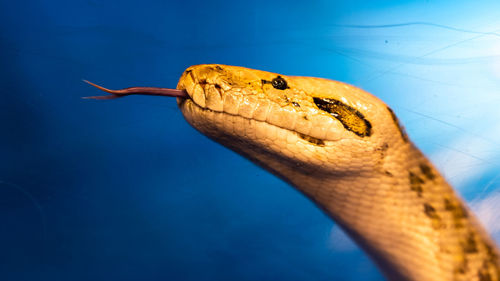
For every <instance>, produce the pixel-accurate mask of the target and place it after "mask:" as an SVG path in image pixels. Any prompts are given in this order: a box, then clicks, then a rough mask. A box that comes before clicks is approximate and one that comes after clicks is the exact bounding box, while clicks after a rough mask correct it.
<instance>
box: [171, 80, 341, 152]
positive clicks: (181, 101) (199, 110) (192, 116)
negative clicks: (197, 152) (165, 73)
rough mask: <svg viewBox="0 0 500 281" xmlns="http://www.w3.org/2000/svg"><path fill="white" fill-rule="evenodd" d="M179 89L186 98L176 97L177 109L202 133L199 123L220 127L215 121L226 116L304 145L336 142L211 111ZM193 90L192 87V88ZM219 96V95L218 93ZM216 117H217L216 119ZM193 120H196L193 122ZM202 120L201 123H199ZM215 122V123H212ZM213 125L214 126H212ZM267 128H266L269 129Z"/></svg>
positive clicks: (235, 115) (222, 109)
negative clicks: (274, 130) (297, 139)
mask: <svg viewBox="0 0 500 281" xmlns="http://www.w3.org/2000/svg"><path fill="white" fill-rule="evenodd" d="M204 86H208V87H211V86H214V85H204ZM214 87H216V88H219V89H220V88H221V87H220V86H219V87H217V86H214ZM180 89H182V90H184V91H186V93H187V94H188V96H187V97H177V104H178V107H179V108H180V109H181V111H182V113H183V115H184V116H185V118H186V120H187V121H188V122H189V123H190V124H191V125H193V126H194V127H195V128H197V129H198V130H200V131H202V132H203V131H204V130H203V128H200V127H199V124H200V122H203V123H205V122H213V123H219V124H218V125H215V126H220V124H221V123H220V122H217V120H221V119H220V116H226V117H227V118H231V120H233V121H231V122H234V120H235V118H241V119H240V120H245V124H261V125H265V126H270V127H274V128H276V129H278V130H280V131H282V132H288V133H289V134H291V135H295V136H296V137H297V138H299V139H301V140H303V141H305V142H306V143H309V144H311V145H314V146H320V147H322V146H325V145H327V143H328V142H331V141H337V140H330V139H320V138H317V137H314V136H312V135H310V134H304V133H302V132H300V131H298V130H294V129H292V128H290V127H289V126H280V125H277V124H275V123H273V122H269V121H268V120H259V119H256V118H252V117H251V116H244V115H243V114H239V112H235V113H233V112H228V111H227V110H225V108H224V106H222V108H221V109H220V110H217V109H212V108H210V107H208V106H207V103H206V102H205V103H204V104H203V105H202V104H200V103H199V102H197V99H195V98H194V93H193V92H192V91H189V90H186V89H183V88H182V87H180ZM193 89H194V86H193ZM219 94H221V93H220V92H219ZM216 116H218V117H216ZM193 120H197V121H194V122H193ZM200 120H202V121H200ZM214 120H215V121H214ZM212 125H214V124H212ZM202 127H205V125H202ZM270 127H268V128H270ZM204 133H205V134H206V132H204Z"/></svg>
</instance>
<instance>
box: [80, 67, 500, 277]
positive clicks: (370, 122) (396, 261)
mask: <svg viewBox="0 0 500 281" xmlns="http://www.w3.org/2000/svg"><path fill="white" fill-rule="evenodd" d="M85 82H88V83H90V84H91V85H93V86H95V87H97V88H99V89H101V90H103V91H106V92H107V93H109V95H103V96H93V97H88V98H92V99H115V98H120V97H124V96H128V95H134V94H141V95H158V96H173V97H176V98H177V104H178V107H179V108H180V110H181V112H182V114H183V116H184V118H185V119H186V120H187V122H188V123H189V124H191V125H192V126H193V127H194V128H196V129H197V130H198V131H199V132H201V133H202V134H204V135H206V136H208V137H209V138H210V139H212V140H214V141H216V142H218V143H220V144H222V145H224V146H226V147H228V148H229V149H231V150H233V151H235V152H237V153H239V154H241V155H243V156H244V157H246V158H248V159H249V160H251V161H252V162H254V163H255V164H257V165H258V166H260V167H262V168H264V169H265V170H267V171H269V172H271V173H272V174H274V175H276V176H277V177H279V178H281V179H282V180H284V181H285V182H287V183H289V184H290V185H291V186H292V187H294V188H296V189H297V190H298V191H300V192H301V193H302V194H304V195H305V196H306V197H307V198H309V199H310V200H312V201H313V202H314V203H315V205H316V206H317V207H319V208H320V209H321V210H322V211H323V212H324V213H325V214H326V215H328V216H329V217H330V218H331V219H332V220H333V221H335V222H336V223H337V224H338V225H339V226H340V227H341V228H342V229H343V230H344V231H345V232H346V233H347V234H348V235H349V236H350V237H351V238H352V240H353V241H355V242H356V243H357V245H358V246H359V247H360V248H361V249H363V250H364V251H365V252H366V253H367V254H368V256H369V257H370V258H371V259H372V260H373V262H374V263H375V265H376V266H377V267H378V268H379V270H380V271H381V272H382V274H383V275H384V276H385V278H386V279H387V280H425V281H427V280H429V281H442V280H445V281H447V280H457V281H462V280H463V281H500V259H499V251H498V248H497V246H496V245H495V243H494V241H493V239H492V238H491V237H490V236H489V235H488V233H487V232H486V231H485V230H484V228H483V227H482V226H481V224H480V223H479V221H478V219H477V218H476V217H475V215H474V214H473V213H472V212H471V211H470V209H469V208H468V207H467V205H466V203H465V202H464V200H463V199H461V197H460V196H459V195H458V194H457V192H456V191H454V190H453V188H452V187H451V186H450V185H449V184H448V183H447V181H446V179H445V178H444V177H443V176H442V175H441V174H440V173H439V171H438V170H437V169H436V167H435V166H434V165H433V164H432V163H431V162H430V161H429V160H428V158H426V156H425V155H424V154H423V153H422V152H421V151H420V150H419V149H418V148H417V147H416V145H415V144H414V143H413V142H412V141H411V140H410V139H409V137H408V134H407V133H406V132H405V129H404V127H403V126H402V125H401V123H400V122H399V120H398V118H397V117H396V115H395V113H394V111H393V110H392V109H391V108H390V107H389V106H387V104H385V103H384V102H383V101H381V100H380V99H379V98H377V97H375V96H374V95H372V94H370V93H368V92H365V91H363V90H362V89H360V88H357V87H355V86H352V85H349V84H346V83H343V82H338V81H334V80H329V79H323V78H314V77H300V76H286V75H282V74H276V73H272V72H266V71H260V70H254V69H249V68H245V67H238V66H228V65H222V64H202V65H195V66H190V67H188V68H187V69H186V70H185V71H184V72H183V73H182V75H181V77H180V79H179V82H178V84H177V88H176V89H168V88H154V87H131V88H125V89H121V90H109V89H107V88H104V87H102V86H99V85H96V84H94V83H91V82H89V81H85ZM236 184H237V183H236Z"/></svg>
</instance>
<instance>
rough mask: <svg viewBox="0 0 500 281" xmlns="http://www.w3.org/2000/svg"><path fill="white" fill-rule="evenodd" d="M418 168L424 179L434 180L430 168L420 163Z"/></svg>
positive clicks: (434, 176)
mask: <svg viewBox="0 0 500 281" xmlns="http://www.w3.org/2000/svg"><path fill="white" fill-rule="evenodd" d="M419 167H420V171H421V172H422V174H424V176H425V177H426V178H428V179H430V180H434V179H435V178H436V175H435V174H434V172H433V171H432V168H431V167H429V165H427V164H425V163H420V165H419Z"/></svg>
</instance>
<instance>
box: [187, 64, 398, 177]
mask: <svg viewBox="0 0 500 281" xmlns="http://www.w3.org/2000/svg"><path fill="white" fill-rule="evenodd" d="M177 89H179V90H184V91H185V92H186V93H187V94H188V96H189V97H188V98H178V99H177V100H178V105H179V107H180V109H181V111H182V113H183V115H184V117H185V118H186V120H187V121H188V122H189V123H190V124H191V125H192V126H193V127H195V128H196V129H198V130H199V131H200V132H202V133H203V134H205V135H207V136H208V137H210V138H212V139H214V140H216V141H217V142H219V143H221V144H223V145H225V146H227V147H229V148H231V149H233V150H235V151H236V152H238V153H240V154H242V155H244V156H246V157H248V158H250V159H251V160H253V161H254V162H256V163H258V164H259V165H261V166H263V167H264V168H266V169H268V170H270V171H272V172H274V173H276V174H278V175H281V174H283V173H286V172H284V170H289V169H292V168H295V167H296V166H298V165H300V166H303V167H304V169H302V170H303V171H306V172H307V171H315V172H317V171H321V170H324V171H325V172H329V173H332V171H334V172H336V173H340V174H341V173H343V172H345V171H347V170H349V171H352V170H357V171H362V170H364V169H366V170H368V169H374V165H376V162H377V161H378V160H376V159H378V158H379V157H374V154H375V153H379V150H380V149H385V150H387V148H385V147H391V146H395V145H401V144H404V143H405V141H404V140H403V138H401V137H399V138H396V137H394V136H399V135H402V134H403V133H402V131H401V128H400V127H398V126H397V125H395V120H396V119H395V116H394V114H393V113H392V111H391V110H390V109H388V107H387V106H386V105H385V104H384V103H383V102H382V101H381V100H379V99H378V98H376V97H375V96H373V95H371V94H369V93H367V92H365V91H363V90H361V89H359V88H356V87H353V86H351V85H348V84H345V83H341V82H337V81H332V80H327V79H320V78H311V77H297V76H285V75H281V74H276V73H271V72H265V71H259V70H253V69H248V68H243V67H236V66H227V65H218V64H213V65H196V66H192V67H189V68H188V69H186V71H185V72H184V73H183V74H182V76H181V78H180V80H179V83H178V86H177ZM400 132H401V133H400Z"/></svg>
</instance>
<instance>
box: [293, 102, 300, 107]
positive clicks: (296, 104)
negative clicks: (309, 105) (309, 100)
mask: <svg viewBox="0 0 500 281" xmlns="http://www.w3.org/2000/svg"><path fill="white" fill-rule="evenodd" d="M292 104H293V106H296V107H300V104H298V103H296V102H294V101H292Z"/></svg>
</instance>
